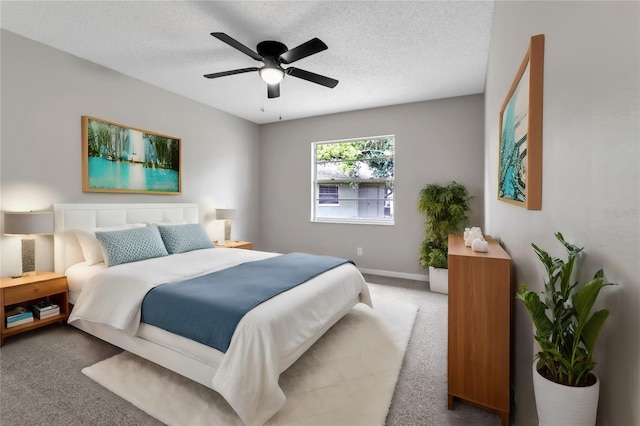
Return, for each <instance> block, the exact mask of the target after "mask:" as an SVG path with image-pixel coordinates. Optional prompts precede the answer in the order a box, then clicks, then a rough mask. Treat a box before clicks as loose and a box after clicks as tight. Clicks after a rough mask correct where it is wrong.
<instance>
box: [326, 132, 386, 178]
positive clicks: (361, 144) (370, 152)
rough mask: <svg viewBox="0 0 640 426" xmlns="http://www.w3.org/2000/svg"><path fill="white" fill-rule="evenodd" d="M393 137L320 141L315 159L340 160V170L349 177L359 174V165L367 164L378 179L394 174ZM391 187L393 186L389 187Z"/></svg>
mask: <svg viewBox="0 0 640 426" xmlns="http://www.w3.org/2000/svg"><path fill="white" fill-rule="evenodd" d="M394 149H395V139H394V138H392V137H389V138H375V139H358V140H354V141H351V142H336V143H321V144H317V145H316V160H317V161H336V162H340V169H339V170H340V172H342V173H345V174H348V176H349V177H351V178H357V177H358V176H359V171H360V165H361V164H363V163H364V164H367V165H368V166H369V168H370V169H371V170H372V171H373V177H374V178H378V179H383V178H388V177H393V176H394V156H393V155H391V151H393V150H394ZM389 189H393V188H389Z"/></svg>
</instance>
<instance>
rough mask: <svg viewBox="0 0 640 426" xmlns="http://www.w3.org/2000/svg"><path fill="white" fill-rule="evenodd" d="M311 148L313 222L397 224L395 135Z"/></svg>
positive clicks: (318, 144)
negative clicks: (394, 208)
mask: <svg viewBox="0 0 640 426" xmlns="http://www.w3.org/2000/svg"><path fill="white" fill-rule="evenodd" d="M311 148H312V149H311V156H312V170H313V172H312V180H313V182H312V190H311V194H312V207H311V220H312V221H314V222H340V223H366V224H381V225H392V224H393V223H394V219H393V187H394V177H395V137H394V136H393V135H388V136H378V137H369V138H359V139H350V140H343V141H331V142H314V143H312V145H311Z"/></svg>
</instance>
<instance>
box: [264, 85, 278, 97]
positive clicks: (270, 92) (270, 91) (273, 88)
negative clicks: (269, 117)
mask: <svg viewBox="0 0 640 426" xmlns="http://www.w3.org/2000/svg"><path fill="white" fill-rule="evenodd" d="M267 97H268V98H269V99H271V98H279V97H280V83H278V84H267Z"/></svg>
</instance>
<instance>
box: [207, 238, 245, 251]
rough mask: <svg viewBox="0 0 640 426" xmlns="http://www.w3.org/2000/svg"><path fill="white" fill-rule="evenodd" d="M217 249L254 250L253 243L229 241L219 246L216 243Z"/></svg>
mask: <svg viewBox="0 0 640 426" xmlns="http://www.w3.org/2000/svg"><path fill="white" fill-rule="evenodd" d="M215 245H216V247H224V248H237V249H245V250H253V243H250V242H249V241H232V240H227V241H225V243H224V244H219V243H218V242H217V241H215Z"/></svg>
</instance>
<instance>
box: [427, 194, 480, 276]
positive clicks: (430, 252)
mask: <svg viewBox="0 0 640 426" xmlns="http://www.w3.org/2000/svg"><path fill="white" fill-rule="evenodd" d="M473 198H474V197H473V196H470V195H469V193H468V192H467V189H466V188H465V187H464V185H461V184H459V183H456V182H451V183H449V184H448V185H447V186H442V185H437V184H429V185H427V186H425V187H424V188H423V189H422V191H421V192H420V200H419V201H418V211H419V212H420V213H424V214H425V215H426V230H425V235H426V237H425V240H424V241H423V243H422V246H421V247H420V266H422V267H423V268H428V267H429V266H432V267H434V268H446V267H447V266H448V263H447V251H448V241H449V234H455V233H458V232H460V231H461V230H462V228H464V227H465V226H468V225H469V217H468V216H467V212H470V211H471V205H470V202H471V200H472V199H473Z"/></svg>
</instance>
